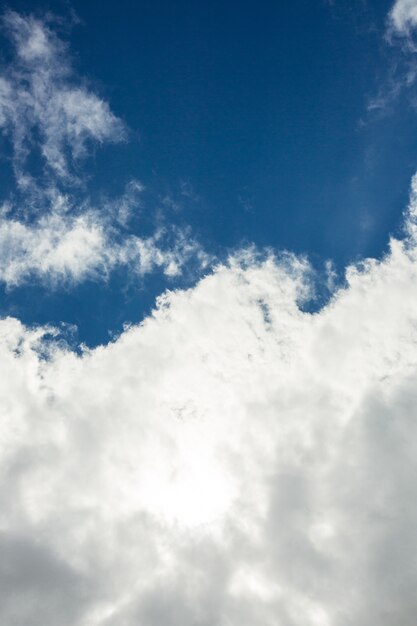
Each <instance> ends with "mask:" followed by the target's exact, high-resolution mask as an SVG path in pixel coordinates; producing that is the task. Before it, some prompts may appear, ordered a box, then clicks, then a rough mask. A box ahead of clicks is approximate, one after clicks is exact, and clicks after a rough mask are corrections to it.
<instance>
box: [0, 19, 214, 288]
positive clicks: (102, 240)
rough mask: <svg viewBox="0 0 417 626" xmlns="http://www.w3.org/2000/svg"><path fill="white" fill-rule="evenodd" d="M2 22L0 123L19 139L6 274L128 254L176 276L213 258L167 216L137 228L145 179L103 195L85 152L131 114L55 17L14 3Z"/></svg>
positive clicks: (93, 268)
mask: <svg viewBox="0 0 417 626" xmlns="http://www.w3.org/2000/svg"><path fill="white" fill-rule="evenodd" d="M3 28H4V32H5V33H6V35H7V36H8V37H9V39H10V41H11V43H12V46H13V56H12V60H11V62H10V63H9V65H8V66H6V67H4V68H3V69H2V71H1V72H0V129H1V131H2V132H3V134H4V136H5V137H6V138H7V139H8V140H9V141H10V149H11V162H12V165H13V171H14V176H15V181H16V186H17V189H16V191H17V193H16V194H14V196H11V197H10V198H8V199H5V201H4V204H3V211H2V214H1V216H0V281H2V282H4V283H6V284H7V285H8V286H9V287H11V286H14V285H18V284H20V283H22V282H24V281H26V280H28V279H29V278H35V279H37V280H39V281H42V282H44V283H45V282H46V283H49V284H50V285H52V284H55V285H56V284H57V283H58V282H61V281H66V282H78V281H80V280H83V279H84V278H86V277H87V276H88V277H95V278H104V277H106V276H107V275H108V274H109V272H111V271H112V269H114V268H115V267H117V266H120V265H122V264H123V265H126V266H128V267H129V268H130V269H131V270H132V272H134V273H136V274H138V275H143V274H145V273H148V272H152V271H154V270H156V269H158V270H161V271H163V272H164V273H165V274H166V275H168V276H174V275H176V274H178V273H180V272H181V269H182V267H183V266H184V264H185V263H188V262H189V261H190V260H193V261H194V263H196V264H197V266H200V267H201V266H203V267H204V266H205V265H206V264H207V262H208V257H207V255H205V253H204V252H203V251H202V250H201V248H200V247H199V246H198V244H197V243H196V242H195V241H194V240H193V238H192V236H191V235H190V233H189V232H188V231H187V230H186V229H185V230H181V229H178V228H177V229H175V228H172V227H171V228H170V227H168V226H166V225H165V226H163V225H162V226H158V227H156V230H155V232H154V233H153V234H151V235H147V236H146V237H141V236H139V235H137V234H133V233H131V232H130V231H129V224H130V218H131V216H132V213H133V212H134V210H135V209H137V208H138V207H139V197H140V194H141V192H142V191H143V186H142V185H141V184H140V183H139V182H138V181H135V180H132V181H131V182H130V183H129V184H128V185H127V186H126V189H125V192H124V193H123V194H122V195H121V196H120V197H119V198H116V199H114V200H113V201H112V202H107V203H104V204H103V206H101V207H96V206H95V205H94V203H93V202H92V200H91V199H90V198H89V196H88V193H87V192H86V191H85V188H86V186H85V180H84V177H83V176H82V168H81V169H80V167H79V162H80V160H82V159H83V158H85V157H86V156H87V155H88V152H89V147H90V146H93V145H94V144H97V143H98V144H102V143H104V142H109V141H110V142H118V141H122V140H124V139H125V138H126V136H127V134H126V128H125V126H124V124H123V123H122V121H121V120H120V119H119V118H117V117H116V116H115V115H114V114H113V113H112V111H111V109H110V107H109V105H108V104H107V102H105V101H104V100H103V99H101V98H100V97H99V96H98V95H96V94H95V93H93V92H92V91H91V90H90V89H89V88H88V87H87V86H86V84H85V81H83V80H82V79H81V78H80V77H79V76H77V74H76V73H75V71H74V70H73V68H72V66H71V61H70V57H69V52H68V49H67V46H66V45H65V44H64V43H63V42H62V41H61V40H60V39H59V38H58V37H57V35H56V34H55V33H54V32H53V30H51V28H50V26H49V25H48V23H47V22H46V21H42V20H40V19H37V18H35V17H33V16H30V15H29V16H22V15H19V14H17V13H15V12H8V13H6V14H5V16H4V17H3ZM34 159H35V161H36V164H37V167H36V171H37V174H36V175H34V173H33V160H34Z"/></svg>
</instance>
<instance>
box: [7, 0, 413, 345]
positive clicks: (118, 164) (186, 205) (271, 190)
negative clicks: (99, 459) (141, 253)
mask: <svg viewBox="0 0 417 626" xmlns="http://www.w3.org/2000/svg"><path fill="white" fill-rule="evenodd" d="M13 8H14V9H16V10H20V11H26V12H28V11H34V12H35V14H37V15H38V16H39V15H46V14H47V11H48V9H53V11H54V13H55V24H54V25H53V27H55V30H56V31H57V32H58V34H59V36H60V37H61V38H62V39H63V40H64V41H66V42H67V43H68V45H69V49H68V54H69V55H70V56H71V58H72V63H73V67H74V71H75V73H76V74H77V75H78V80H80V81H81V82H82V81H87V82H88V84H89V88H90V89H91V90H92V91H94V92H95V93H96V94H97V95H98V96H99V97H100V98H101V99H102V100H103V101H107V102H108V103H109V106H110V107H111V110H112V111H113V113H114V115H116V116H117V117H118V118H119V119H120V120H122V121H123V123H124V124H125V130H126V133H125V137H124V139H123V141H121V142H117V143H114V144H112V143H110V144H108V143H107V144H103V145H101V146H100V145H95V146H94V147H93V146H90V148H89V153H88V155H87V156H86V157H85V158H83V159H82V161H81V162H79V163H77V165H76V169H77V176H80V177H81V178H82V179H83V188H82V189H79V188H78V189H75V190H74V188H71V189H70V193H71V194H75V195H76V196H77V202H80V201H83V198H82V194H83V193H84V194H88V195H89V197H92V198H93V199H94V201H95V202H96V203H97V205H99V204H101V203H103V198H107V199H109V198H113V199H114V198H117V197H120V195H121V194H123V190H124V189H125V187H126V185H128V184H129V181H132V180H135V181H139V182H140V183H141V184H142V185H143V187H144V191H143V192H142V194H140V201H139V197H138V204H140V208H139V207H138V208H137V213H138V214H139V213H140V217H138V218H137V220H136V222H134V223H131V224H130V226H129V227H130V228H131V229H133V231H135V232H140V233H142V234H143V233H146V232H151V231H152V229H153V228H154V225H155V223H156V222H158V223H160V222H161V221H164V223H169V224H170V225H173V224H175V225H177V226H178V227H181V228H190V229H191V231H192V233H193V237H195V238H196V240H198V242H199V244H200V245H201V246H202V248H204V250H205V251H206V252H207V253H208V254H209V255H213V257H215V258H217V259H220V260H224V259H225V258H226V257H227V255H228V254H229V253H231V252H233V251H236V250H238V249H241V248H242V247H246V246H248V245H251V244H254V245H255V246H256V247H257V248H258V249H259V250H263V249H264V248H265V247H268V248H272V249H273V250H274V251H276V252H279V251H281V250H289V251H291V252H294V253H296V254H303V255H308V257H309V258H310V259H311V262H312V263H313V265H314V266H315V268H316V269H317V271H318V272H320V273H321V272H323V269H324V265H325V263H326V261H328V260H331V261H332V263H333V264H334V268H335V270H336V271H337V273H338V276H339V280H341V281H342V280H343V275H344V268H345V267H346V265H348V264H349V263H351V262H355V261H358V260H360V259H361V258H364V257H367V256H373V257H380V256H381V255H382V254H383V253H384V252H386V250H387V244H388V238H389V235H390V234H399V233H400V230H401V225H402V214H403V212H404V210H405V207H406V204H407V198H408V187H409V180H410V178H411V175H412V173H413V169H414V165H415V161H416V158H417V150H416V148H415V142H414V140H413V128H414V125H415V124H416V116H415V110H414V105H413V98H412V94H410V93H409V91H410V90H409V89H404V90H400V93H398V94H397V95H396V96H395V97H390V93H391V92H392V89H393V81H399V82H401V80H402V78H401V76H402V73H404V74H405V72H406V62H407V61H406V60H405V58H403V57H405V56H406V55H403V54H402V52H401V50H400V47H399V46H396V45H390V44H389V43H388V42H387V41H386V38H385V32H386V20H387V13H388V11H389V8H390V4H389V3H388V2H360V1H358V2H357V3H351V2H350V3H345V2H335V3H326V2H322V1H320V0H316V1H314V2H308V3H305V4H304V5H303V6H302V8H300V7H299V6H298V5H295V4H294V3H291V2H280V3H273V2H261V3H256V4H255V3H251V2H246V3H241V4H239V7H237V5H236V4H234V3H228V4H225V3H223V2H210V3H208V2H175V3H172V2H154V3H152V5H150V4H141V3H130V2H125V1H122V2H121V3H118V4H117V5H115V4H114V3H110V2H106V3H103V2H100V3H98V2H94V1H91V2H88V3H79V4H78V3H77V2H74V3H73V4H72V5H71V7H70V8H69V7H68V6H65V5H62V7H61V10H58V9H57V5H56V4H54V6H51V7H49V6H48V5H41V4H37V5H36V6H33V5H32V3H27V2H26V3H24V2H16V3H15V4H14V5H13ZM50 19H52V18H50ZM3 35H7V33H5V32H4V33H3ZM6 39H7V37H5V38H4V39H3V60H4V63H5V64H6V65H7V63H8V62H10V45H9V46H8V44H7V42H6ZM402 63H403V64H404V67H403V68H401V64H402ZM394 68H397V69H396V70H395V71H396V72H397V75H396V76H395V72H394ZM375 103H378V106H374V105H375ZM9 150H10V146H8V145H7V142H6V143H5V144H4V145H3V155H4V156H3V163H4V167H3V173H2V186H3V190H4V193H3V198H5V199H7V197H8V194H9V193H10V192H13V189H14V185H15V181H14V180H13V177H12V175H11V170H10V167H8V162H9V161H8V158H9V157H10V153H8V151H9ZM26 166H27V167H29V168H33V171H34V172H37V171H38V172H39V171H40V168H41V165H40V163H39V156H38V155H37V154H36V150H34V154H33V155H32V156H31V161H30V162H28V163H27V164H26ZM62 182H63V181H61V182H60V184H61V183H62ZM62 189H63V190H64V191H65V190H66V188H65V185H63V187H62ZM203 273H204V272H203V271H200V270H199V269H198V268H196V267H195V266H188V264H187V266H186V267H185V268H184V271H182V273H181V276H179V275H178V276H176V277H171V278H169V279H168V280H167V277H165V278H164V277H163V276H162V277H161V276H160V275H159V274H158V272H151V273H149V274H147V276H146V277H143V278H141V279H140V280H133V281H132V278H131V276H130V275H129V272H125V271H123V269H121V270H120V271H116V272H112V273H111V275H110V276H108V278H107V280H106V281H105V282H103V281H97V280H95V279H93V280H90V278H91V277H88V278H87V283H85V282H84V281H82V284H80V283H79V281H75V282H73V283H72V284H71V285H69V284H67V283H65V284H61V285H60V286H58V285H56V286H55V289H53V290H51V289H49V288H48V286H46V288H45V287H44V286H40V285H39V284H33V283H31V284H28V281H23V284H20V285H18V286H13V287H12V288H10V287H9V288H7V289H3V293H2V297H1V310H2V313H3V315H5V314H10V313H12V314H18V315H19V316H20V317H21V318H22V319H23V320H24V321H25V322H26V323H47V322H53V323H57V322H60V321H62V320H65V321H66V322H67V323H69V324H76V325H77V327H78V333H79V335H78V339H79V340H81V341H84V342H86V343H87V344H89V345H95V344H96V343H100V342H103V341H104V342H105V341H106V340H107V339H108V337H109V333H114V332H116V333H117V332H119V331H120V330H121V328H122V325H123V323H125V322H132V321H138V320H140V319H141V318H142V317H143V315H144V314H145V313H146V312H148V311H149V310H150V308H151V307H152V305H153V302H154V299H155V297H156V296H157V295H158V294H159V293H160V292H161V291H162V290H163V288H164V287H169V288H176V287H178V286H186V285H188V286H190V285H192V284H193V282H194V281H195V280H196V279H197V278H198V277H199V276H200V275H202V274H203ZM323 281H324V278H322V279H320V278H319V280H318V285H319V287H318V293H319V295H320V297H319V299H318V301H317V302H315V303H310V305H309V306H310V307H311V308H312V309H314V308H317V306H320V304H321V302H322V301H323V298H324V299H325V298H326V290H325V289H323V288H322V287H320V285H321V284H322V283H323ZM29 282H30V281H29ZM64 282H65V281H64Z"/></svg>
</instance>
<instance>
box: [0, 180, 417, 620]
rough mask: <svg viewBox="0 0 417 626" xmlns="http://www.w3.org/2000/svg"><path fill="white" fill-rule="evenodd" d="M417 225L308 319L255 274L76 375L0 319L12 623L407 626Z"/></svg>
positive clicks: (53, 350)
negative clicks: (384, 255) (385, 254)
mask: <svg viewBox="0 0 417 626" xmlns="http://www.w3.org/2000/svg"><path fill="white" fill-rule="evenodd" d="M416 189H417V181H414V191H413V197H412V203H414V202H415V194H416ZM408 225H409V236H408V238H407V240H406V241H404V242H400V241H397V240H393V241H392V242H391V251H390V253H389V254H388V255H387V257H386V258H385V259H384V260H382V261H381V262H378V261H375V260H368V261H366V262H365V263H364V264H363V266H362V267H361V268H350V269H349V271H348V275H347V277H348V284H347V286H346V288H344V289H342V290H340V291H339V292H337V293H336V294H335V296H334V298H333V300H332V302H331V303H330V304H329V305H328V306H327V307H325V308H324V309H323V310H321V311H320V312H319V313H317V314H314V315H312V314H308V313H303V312H302V311H301V310H300V308H299V306H298V302H299V301H300V299H303V298H304V297H305V296H306V294H307V292H308V289H309V280H308V275H309V269H308V266H306V264H305V263H304V262H301V261H298V260H297V259H296V258H291V257H287V259H286V260H285V262H284V261H282V262H280V261H277V260H274V259H272V258H270V259H268V260H267V261H264V262H257V261H256V259H255V258H253V257H251V256H250V254H247V255H246V257H242V258H240V259H235V260H234V261H233V260H232V262H231V263H230V265H228V266H221V267H219V268H218V269H217V270H216V271H215V272H214V273H213V274H212V275H210V276H208V277H206V278H205V279H203V280H202V281H201V282H200V283H198V284H197V285H196V286H195V288H193V289H190V290H188V291H177V292H171V293H166V294H165V295H164V296H162V297H161V298H160V299H159V301H158V306H157V309H156V310H155V312H154V314H153V316H152V317H150V318H148V319H146V320H145V321H144V322H143V323H142V324H141V325H139V326H134V327H131V328H129V329H126V331H125V332H124V333H123V334H122V335H121V336H120V337H119V338H118V340H117V341H115V342H114V343H111V344H109V345H107V346H103V347H99V348H97V349H95V350H91V351H86V352H84V353H83V354H82V355H81V356H77V355H76V354H74V353H72V352H71V351H69V350H66V349H65V348H63V347H62V345H60V344H54V342H53V341H52V342H51V341H47V340H46V339H44V338H43V337H42V334H43V333H45V332H46V333H51V330H50V329H45V330H44V329H38V330H30V329H27V328H24V327H23V326H22V325H21V324H20V323H19V322H18V321H17V320H14V319H6V320H3V321H2V322H1V323H0V352H1V354H0V406H1V407H2V409H1V411H2V420H1V429H2V430H1V434H0V442H1V444H0V463H1V464H0V476H1V479H2V480H1V487H0V488H1V502H2V507H1V509H0V529H1V532H0V551H1V558H0V582H1V584H0V595H1V597H0V600H1V601H0V621H1V623H2V624H7V626H12V625H17V624H23V623H28V622H29V621H30V623H31V624H33V625H34V626H37V625H39V626H41V625H42V626H61V625H62V626H64V625H65V626H92V625H97V626H98V625H100V626H104V625H105V626H134V625H136V624H143V625H146V626H169V625H172V626H177V625H178V624H181V626H195V625H197V624H198V625H200V626H209V625H212V624H223V625H226V624H233V625H234V624H239V626H240V625H242V626H253V624H262V625H271V626H272V625H275V624H280V625H285V626H298V625H299V624H303V626H348V625H349V626H350V625H352V624H355V626H392V624H401V625H404V626H407V625H409V626H411V625H413V624H414V622H415V615H416V609H417V606H416V599H415V588H416V584H417V569H416V565H415V556H414V555H415V553H416V550H417V505H416V502H417V482H416V480H415V476H416V472H417V449H416V441H417V421H416V412H415V406H416V403H417V391H416V390H417V387H416V380H417V252H416V250H417V246H416V238H415V206H414V204H412V207H411V210H410V217H409V220H408Z"/></svg>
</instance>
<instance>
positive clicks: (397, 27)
mask: <svg viewBox="0 0 417 626" xmlns="http://www.w3.org/2000/svg"><path fill="white" fill-rule="evenodd" d="M389 22H390V26H391V28H392V30H393V31H394V32H395V33H397V34H399V35H409V34H410V32H411V30H412V29H413V28H415V27H416V26H417V2H416V0H396V2H394V5H393V7H392V9H391V11H390V14H389Z"/></svg>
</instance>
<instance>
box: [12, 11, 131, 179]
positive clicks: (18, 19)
mask: <svg viewBox="0 0 417 626" xmlns="http://www.w3.org/2000/svg"><path fill="white" fill-rule="evenodd" d="M3 23H4V26H5V31H6V33H7V34H8V35H9V38H10V39H11V40H12V42H13V45H14V50H15V58H14V60H13V61H12V63H11V64H10V65H9V66H8V67H6V68H4V70H3V73H2V74H3V75H2V76H1V77H0V123H1V127H2V128H3V132H4V133H5V134H7V135H9V136H10V137H11V140H12V144H13V151H14V166H15V172H16V176H17V180H18V182H19V183H20V184H21V185H23V186H24V185H25V184H27V176H28V174H27V169H26V166H27V157H28V155H29V154H30V153H31V152H33V147H34V138H35V137H36V149H37V150H38V153H39V154H38V156H39V157H40V158H42V159H43V160H44V163H45V166H46V168H47V172H49V173H50V174H51V173H52V174H53V175H54V176H58V177H60V178H62V179H65V180H71V181H74V180H75V178H76V177H75V173H74V171H73V167H72V166H73V164H74V161H76V160H77V159H79V158H80V157H82V156H84V155H85V153H86V149H87V146H88V144H89V142H92V141H95V142H104V141H120V140H122V139H123V138H124V137H125V130H124V126H123V123H122V122H121V121H120V120H119V119H118V118H117V117H116V116H115V115H114V114H113V113H112V112H111V110H110V108H109V105H108V104H107V103H106V102H105V101H104V100H102V99H100V98H99V97H98V96H97V95H95V94H93V93H92V92H91V91H89V90H88V89H87V88H86V87H85V86H84V85H83V84H82V82H81V81H80V80H79V79H78V78H77V77H76V75H75V74H74V72H73V71H72V68H71V64H70V61H69V58H68V54H67V50H66V47H65V46H64V44H63V43H62V42H61V41H60V40H59V39H58V38H57V37H56V35H55V34H54V33H53V31H51V30H50V28H49V27H48V26H47V24H46V23H45V22H43V21H40V20H38V19H36V18H34V17H32V16H26V17H24V16H21V15H19V14H17V13H14V12H8V13H6V15H5V17H4V19H3Z"/></svg>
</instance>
